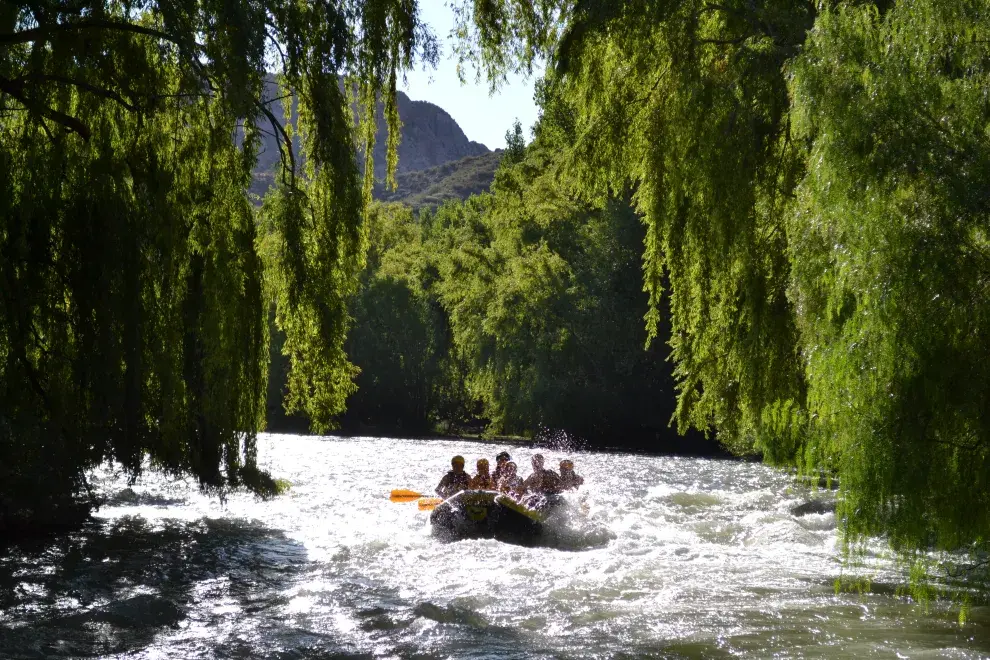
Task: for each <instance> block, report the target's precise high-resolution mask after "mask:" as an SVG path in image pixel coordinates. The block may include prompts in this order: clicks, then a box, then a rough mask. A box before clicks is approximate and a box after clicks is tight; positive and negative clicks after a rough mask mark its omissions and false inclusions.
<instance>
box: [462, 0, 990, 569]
mask: <svg viewBox="0 0 990 660" xmlns="http://www.w3.org/2000/svg"><path fill="white" fill-rule="evenodd" d="M460 20H461V23H460V27H461V32H462V36H464V40H463V41H462V52H463V56H464V57H465V59H467V60H472V59H473V60H474V61H475V62H478V63H480V64H481V66H482V68H483V70H484V71H485V73H486V75H487V76H488V78H489V80H490V81H492V82H493V84H497V83H498V81H499V79H500V76H501V75H503V74H504V73H505V72H506V71H507V70H510V69H513V68H516V69H519V68H522V69H526V68H527V67H529V66H531V65H532V63H533V61H534V60H535V58H537V57H545V58H546V59H547V61H548V65H549V66H548V70H549V72H550V73H549V75H548V76H547V78H546V79H545V80H544V82H543V85H544V89H548V88H550V89H552V90H553V93H552V94H551V97H552V98H553V99H555V100H554V102H553V103H552V104H551V105H549V106H548V105H546V104H545V105H544V112H551V113H553V114H554V115H555V116H560V117H564V118H565V119H566V120H567V122H570V123H571V124H572V125H573V127H574V128H573V130H574V133H575V141H574V143H573V145H572V146H570V147H569V148H567V149H565V150H564V151H563V152H562V153H561V155H560V158H559V164H558V168H559V170H560V171H566V172H567V173H568V175H569V177H570V178H571V180H572V181H573V189H574V190H575V191H576V194H579V195H581V196H583V197H584V198H587V199H599V200H600V199H603V198H605V197H606V196H607V195H609V194H613V193H614V192H616V191H622V190H624V189H626V188H631V189H632V190H633V191H634V202H635V204H636V208H637V209H638V210H639V212H640V213H642V214H643V217H644V219H645V222H646V224H647V234H646V240H645V250H644V278H645V279H644V281H645V286H646V289H647V291H648V292H649V294H650V297H651V301H652V310H653V311H651V312H650V314H649V316H648V317H647V326H648V327H649V328H652V327H654V325H655V324H656V323H657V322H658V320H659V319H660V315H659V310H660V309H661V308H660V301H661V296H669V300H670V314H671V316H670V322H671V324H672V332H673V334H672V338H671V346H672V349H673V359H674V360H675V362H676V369H677V377H678V387H679V401H678V412H677V420H678V422H679V424H680V425H681V426H682V428H683V427H685V426H693V427H695V428H699V429H702V430H706V431H708V432H713V433H715V434H717V435H718V437H719V438H720V440H721V441H722V442H723V444H726V445H727V446H729V447H732V448H734V449H735V450H737V451H747V450H749V449H757V450H759V451H761V452H762V453H763V454H764V456H765V457H766V458H767V459H768V460H770V461H772V462H776V463H783V464H794V465H797V466H798V467H800V468H801V469H802V470H806V471H809V472H814V471H818V470H824V471H828V472H830V473H834V472H835V471H838V473H839V474H840V475H841V484H842V498H841V502H842V504H841V510H840V515H841V516H842V519H843V520H844V521H845V523H844V525H845V529H846V531H847V532H849V534H848V537H847V538H849V539H856V538H860V537H861V536H862V535H866V534H879V533H882V534H887V535H889V538H890V539H891V540H892V541H893V542H894V544H895V545H896V546H897V547H899V548H902V549H906V550H912V549H918V550H924V549H927V548H931V547H936V548H964V547H965V548H974V547H975V548H982V547H983V544H985V543H986V541H987V530H988V521H987V519H986V515H987V514H986V512H987V510H988V508H987V507H986V500H987V498H988V497H990V471H988V464H987V452H988V450H990V424H988V420H990V417H988V415H987V413H986V411H987V408H986V406H987V401H990V398H988V396H987V395H988V385H990V382H988V380H987V378H988V375H987V371H986V364H987V360H986V355H985V354H986V351H987V346H988V343H987V336H986V333H987V320H988V319H987V317H986V313H985V310H986V309H988V306H987V302H988V301H987V300H986V299H985V298H986V286H985V284H986V277H987V276H986V256H987V236H986V233H987V226H988V224H987V222H988V221H987V218H988V210H990V209H988V206H987V203H986V193H985V190H984V189H985V186H984V185H983V183H982V182H983V181H984V179H985V177H984V174H985V168H986V163H987V157H988V156H987V155H988V154H990V150H988V149H987V144H986V130H985V129H986V126H987V125H988V120H990V106H988V105H987V103H986V97H985V94H984V90H985V89H986V84H987V66H988V63H990V41H988V40H987V38H986V31H987V29H988V28H990V15H988V13H987V11H986V7H985V3H981V2H973V1H969V0H956V1H954V2H934V1H921V2H907V1H902V2H867V1H855V2H854V1H849V2H836V1H830V2H823V3H811V2H799V3H795V2H782V1H777V0H762V1H758V2H752V1H749V0H747V1H743V0H730V1H729V2H723V3H718V4H714V3H708V2H703V1H702V0H696V1H693V0H692V1H687V2H665V1H661V2H648V1H646V0H619V1H617V2H609V3H598V2H584V1H554V0H543V1H538V2H535V3H532V4H530V3H525V4H524V3H516V2H511V1H509V0H502V1H496V2H486V3H475V4H470V3H462V4H461V13H460ZM557 123H558V124H560V122H557ZM974 544H975V545H974Z"/></svg>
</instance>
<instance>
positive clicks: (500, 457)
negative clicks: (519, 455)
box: [495, 451, 512, 463]
mask: <svg viewBox="0 0 990 660" xmlns="http://www.w3.org/2000/svg"><path fill="white" fill-rule="evenodd" d="M511 460H512V457H511V456H509V452H507V451H502V452H499V453H498V456H496V457H495V462H496V463H501V462H503V461H504V462H506V463H508V462H509V461H511Z"/></svg>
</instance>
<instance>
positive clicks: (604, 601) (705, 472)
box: [0, 436, 990, 659]
mask: <svg viewBox="0 0 990 660" xmlns="http://www.w3.org/2000/svg"><path fill="white" fill-rule="evenodd" d="M260 445H261V447H260V450H259V453H260V460H261V462H262V463H263V464H264V465H265V466H266V467H267V468H269V469H270V470H271V471H272V473H273V474H274V475H275V476H277V477H281V478H285V479H288V480H289V481H290V482H291V483H292V487H291V489H290V491H289V492H288V494H286V495H285V496H282V497H280V498H278V499H276V500H273V501H270V502H259V501H256V500H255V499H254V498H252V497H250V496H246V495H234V496H232V497H230V498H229V499H228V500H227V502H226V503H225V504H221V503H220V502H218V501H216V500H213V499H210V498H207V497H204V496H202V495H200V494H199V493H198V491H197V489H196V487H195V485H194V484H193V483H191V482H187V481H184V480H178V481H177V480H174V479H169V478H164V477H160V476H151V475H149V476H145V477H144V478H142V479H141V480H140V481H138V482H137V483H136V484H134V485H133V486H132V487H130V488H128V484H127V482H126V479H123V478H121V477H119V476H116V475H113V474H112V473H110V472H104V473H100V474H98V475H97V476H96V479H95V482H96V485H97V487H98V488H99V489H100V490H101V491H102V492H103V493H105V494H106V495H107V496H108V497H110V498H111V504H110V505H108V506H106V507H105V508H104V509H102V510H101V511H100V512H99V514H98V516H99V517H98V520H97V522H96V523H95V524H93V525H92V526H90V527H88V528H87V529H85V530H83V531H81V532H79V533H77V534H74V535H72V536H70V537H68V538H62V539H59V540H57V541H51V540H49V541H46V542H36V543H34V544H25V543H21V544H18V545H16V546H13V547H10V546H8V547H0V658H47V657H93V656H108V657H127V658H253V657H266V658H285V659H290V658H321V659H327V658H423V659H426V658H645V657H655V658H668V657H669V658H720V657H738V656H742V657H755V658H763V657H769V656H777V657H891V658H893V657H910V658H931V657H948V658H971V657H987V656H988V655H990V612H988V608H986V607H974V608H973V610H972V612H971V615H970V621H969V623H966V624H965V625H963V626H960V625H959V624H958V623H957V620H956V612H955V610H952V609H951V608H949V607H947V606H934V607H932V608H930V609H929V610H928V611H927V612H925V611H924V609H923V608H921V607H920V606H918V605H915V604H912V603H911V602H910V601H909V600H908V599H907V598H905V597H902V596H899V595H898V592H897V590H896V589H897V586H898V585H899V584H900V583H901V582H902V580H903V579H904V572H903V570H902V569H900V568H899V567H898V566H897V565H896V564H894V563H893V562H892V561H891V560H889V559H887V558H885V557H884V553H883V546H882V544H880V543H877V544H876V548H875V551H874V552H867V553H866V554H865V556H864V557H863V563H864V565H863V566H861V567H859V568H856V569H852V568H850V567H848V566H846V567H844V565H843V562H842V558H841V553H840V551H839V550H838V549H837V548H836V522H835V517H834V514H833V513H830V512H825V513H810V514H807V515H795V514H794V513H793V512H792V510H793V509H794V508H795V507H797V506H798V505H801V504H804V503H807V502H809V501H812V500H824V502H825V504H826V506H824V507H820V508H819V510H821V509H822V508H827V503H828V501H829V498H830V497H831V494H830V493H821V492H815V491H811V490H809V489H807V488H804V487H801V486H797V485H795V483H794V482H793V480H792V479H791V478H789V477H788V476H786V475H784V474H782V473H780V472H778V471H775V470H772V469H769V468H767V467H764V466H761V465H758V464H753V463H743V462H734V461H721V460H709V459H692V458H653V457H642V456H634V455H627V454H604V453H591V452H581V451H573V452H568V453H566V454H565V453H564V452H561V451H554V450H544V453H545V454H546V455H547V458H548V463H549V464H552V465H556V463H557V462H558V461H559V460H560V459H561V458H563V457H565V456H568V457H570V458H573V459H574V461H575V466H576V470H577V472H578V473H580V474H582V475H583V476H584V477H585V479H586V486H585V488H584V489H583V490H582V491H581V492H580V493H579V494H578V495H577V496H576V497H575V498H574V499H575V501H574V503H573V504H574V507H573V508H574V511H575V515H574V517H573V519H572V522H571V526H570V527H569V528H568V529H567V530H564V532H562V536H561V538H562V539H564V542H565V545H567V547H568V549H566V550H562V549H547V548H522V547H516V546H512V545H506V544H502V543H499V542H496V541H463V542H458V543H451V544H444V543H441V542H439V541H437V540H435V539H433V538H432V537H431V535H430V528H429V519H428V514H425V513H422V512H419V511H418V510H417V507H416V505H415V504H393V503H391V502H390V501H389V499H388V491H389V490H390V489H392V488H412V489H417V490H421V491H424V492H428V491H430V490H432V488H433V487H434V486H435V484H436V482H437V481H438V480H439V478H440V476H441V475H442V474H443V472H444V471H445V470H446V469H447V466H448V464H449V459H450V457H451V456H452V455H453V454H455V453H461V454H463V455H464V456H465V457H467V459H468V464H469V466H471V465H473V462H474V460H475V459H476V458H478V457H480V456H486V457H488V458H489V460H491V461H493V462H494V455H495V453H497V451H498V450H500V449H502V448H504V447H502V446H499V445H496V444H484V443H473V442H456V441H406V440H391V439H375V438H360V439H335V438H322V439H321V438H313V437H297V436H264V437H263V438H262V439H261V441H260ZM507 449H509V451H510V452H511V453H512V454H513V458H514V460H516V461H517V462H518V463H519V464H520V466H523V465H527V466H528V462H529V460H528V459H529V456H530V455H531V453H532V452H531V451H530V450H528V449H519V448H512V447H508V448H507ZM526 472H528V470H526ZM842 576H845V577H847V578H848V577H851V576H859V577H868V578H870V579H871V580H872V592H871V593H869V594H865V595H861V594H854V593H843V594H841V595H836V593H835V587H834V585H835V581H836V579H837V578H839V577H842Z"/></svg>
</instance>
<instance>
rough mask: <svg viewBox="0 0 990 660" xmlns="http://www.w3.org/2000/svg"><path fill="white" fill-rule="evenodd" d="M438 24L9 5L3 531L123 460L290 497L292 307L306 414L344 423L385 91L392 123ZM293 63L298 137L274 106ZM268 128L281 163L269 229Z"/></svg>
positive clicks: (159, 6) (413, 17)
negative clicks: (275, 450) (262, 432)
mask: <svg viewBox="0 0 990 660" xmlns="http://www.w3.org/2000/svg"><path fill="white" fill-rule="evenodd" d="M417 11H418V10H417V4H416V3H415V2H411V1H409V0H340V1H337V2H295V1H291V2H290V1H285V0H262V1H257V2H223V3H203V2H199V1H198V0H167V1H139V2H130V1H117V0H80V1H76V0H43V1H41V2H34V1H31V2H27V1H25V2H5V3H3V4H2V6H0V200H2V201H0V268H2V275H0V277H2V283H0V292H2V293H0V483H2V486H0V495H2V496H3V497H2V504H3V507H2V508H3V510H2V511H0V519H2V518H7V519H10V520H13V519H14V518H16V517H17V516H18V515H20V516H21V517H24V516H27V517H29V518H30V517H32V516H33V517H34V518H38V517H40V516H41V513H40V512H41V510H42V509H44V508H45V507H46V506H48V505H46V502H50V501H51V500H52V499H53V498H57V497H59V496H66V495H68V494H71V493H72V492H74V491H75V490H77V489H78V488H80V487H81V486H84V485H85V484H84V476H83V475H84V472H85V470H86V469H88V468H90V467H92V466H93V465H95V464H98V463H100V462H102V461H105V460H117V461H120V462H121V463H122V464H123V465H124V466H125V467H126V468H127V469H128V470H129V471H130V472H131V473H132V474H137V473H138V472H139V471H140V470H141V469H142V466H143V465H144V464H145V460H146V458H147V459H150V463H151V465H153V466H154V467H157V468H160V469H164V470H167V471H171V472H176V473H186V472H189V473H192V474H194V475H195V476H197V477H198V478H199V480H200V483H201V484H202V485H203V486H204V487H205V488H207V489H210V490H213V491H217V492H223V491H224V490H225V489H227V488H229V487H233V486H237V485H239V484H247V485H248V486H251V487H252V488H254V489H256V490H258V491H259V492H270V491H271V488H272V487H273V484H272V482H271V480H270V479H269V478H267V477H266V476H265V475H263V474H261V473H260V472H259V471H258V470H257V467H256V463H255V452H254V436H255V433H256V432H257V430H258V429H259V428H261V427H262V425H263V423H264V418H263V414H264V394H265V383H266V380H265V379H266V369H267V364H268V355H267V345H268V344H267V325H266V320H267V318H268V307H269V305H270V304H272V303H273V302H274V304H275V307H276V321H277V324H278V326H279V327H280V328H282V329H283V330H284V332H285V335H286V341H285V351H286V353H287V356H288V359H289V361H290V365H291V366H290V369H289V380H290V391H289V398H290V401H289V403H290V405H291V406H292V407H294V408H299V409H305V410H306V411H307V412H308V413H309V415H310V417H311V418H312V419H313V420H314V422H315V424H316V425H317V426H321V427H323V426H326V425H328V424H329V423H330V421H331V420H332V418H333V416H334V415H336V414H337V413H339V412H340V411H341V410H342V408H343V402H344V399H345V397H346V395H347V394H348V393H349V392H350V391H351V389H352V387H353V386H352V384H351V381H350V376H351V374H352V367H351V366H350V364H349V363H348V361H347V359H346V356H345V355H344V353H343V350H342V345H343V339H344V333H345V330H346V327H347V314H346V304H345V299H346V296H347V295H348V292H349V291H350V290H351V289H352V288H353V285H354V280H355V277H356V274H357V270H358V268H359V266H360V263H361V260H362V258H363V252H362V250H363V243H362V240H363V239H362V224H361V218H362V214H363V208H364V205H365V202H366V200H367V198H368V195H369V194H370V189H371V186H370V182H371V178H370V177H371V175H370V174H369V172H371V171H372V167H373V165H372V163H371V162H370V161H371V158H370V153H371V147H372V146H373V144H371V143H372V142H373V140H374V135H375V131H374V129H375V121H374V116H373V115H374V108H375V102H376V99H377V98H378V96H379V95H380V96H381V97H382V98H383V99H384V108H385V114H386V115H387V118H388V119H389V121H390V124H391V126H392V128H393V129H395V128H396V127H397V121H398V120H397V115H396V112H395V87H396V80H397V76H399V75H401V74H402V72H403V71H404V70H406V69H408V68H409V67H411V66H412V65H413V63H414V61H416V60H417V59H425V60H426V61H431V60H433V59H435V57H436V45H435V41H434V38H433V36H432V34H431V33H430V32H429V31H428V29H427V28H426V27H424V26H423V25H421V24H420V22H419V19H418V13H417ZM272 74H274V77H275V80H276V81H277V85H278V90H279V91H278V92H276V93H275V94H278V95H281V96H286V95H290V94H291V95H292V96H293V98H294V100H295V102H296V103H297V109H298V117H299V119H298V122H297V123H296V124H295V125H292V124H289V123H288V122H287V119H288V118H287V117H286V118H285V119H280V118H277V117H275V116H274V114H273V113H272V111H271V109H270V108H271V105H272V103H273V101H274V95H273V93H272V89H273V88H272V86H271V85H266V82H268V81H269V80H270V77H271V76H272ZM288 106H289V104H286V107H288ZM354 107H359V108H361V109H362V112H360V113H358V116H357V119H355V117H354V113H353V112H352V109H353V108H354ZM261 131H272V132H275V133H276V134H277V135H278V136H279V137H280V140H279V144H280V148H281V150H282V159H281V160H282V168H281V175H280V177H279V182H278V185H277V187H276V189H275V190H274V191H273V192H271V193H270V194H269V195H268V197H267V198H266V199H265V202H264V205H263V207H262V210H261V213H260V216H259V217H258V218H256V212H255V209H254V205H253V203H252V200H251V199H250V198H249V196H248V194H247V188H248V185H249V180H250V173H251V168H252V166H253V164H254V162H255V160H256V158H257V145H258V136H259V134H260V132H261ZM390 136H391V137H390V138H389V145H388V146H389V149H388V154H389V160H390V164H391V165H393V166H394V158H395V144H396V143H395V140H396V139H397V133H396V132H395V131H394V130H393V131H392V132H391V133H390ZM356 146H360V147H363V148H364V153H365V159H364V160H365V165H366V174H365V185H364V193H362V185H361V175H360V173H359V172H358V169H357V164H356V159H355V147H356ZM296 147H298V149H297V148H296ZM41 475H44V477H43V478H42V477H41ZM39 483H43V484H44V487H43V488H40V487H39V486H38V484H39ZM49 508H50V507H49Z"/></svg>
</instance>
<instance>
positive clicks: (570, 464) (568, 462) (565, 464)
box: [560, 458, 574, 472]
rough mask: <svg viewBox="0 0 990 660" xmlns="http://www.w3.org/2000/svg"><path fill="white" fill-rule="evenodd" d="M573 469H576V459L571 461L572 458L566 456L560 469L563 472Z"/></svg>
mask: <svg viewBox="0 0 990 660" xmlns="http://www.w3.org/2000/svg"><path fill="white" fill-rule="evenodd" d="M573 469H574V461H571V460H570V459H567V458H565V459H564V460H562V461H561V462H560V471H561V472H567V471H571V470H573Z"/></svg>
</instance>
